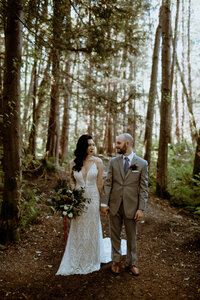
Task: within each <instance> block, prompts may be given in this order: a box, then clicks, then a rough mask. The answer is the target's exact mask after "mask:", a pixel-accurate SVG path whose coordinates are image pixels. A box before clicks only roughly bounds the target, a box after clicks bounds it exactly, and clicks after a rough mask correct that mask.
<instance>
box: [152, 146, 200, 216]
mask: <svg viewBox="0 0 200 300" xmlns="http://www.w3.org/2000/svg"><path fill="white" fill-rule="evenodd" d="M155 145H156V144H155ZM152 148H153V151H152V158H151V168H150V176H149V185H150V186H151V188H153V189H154V190H155V187H156V172H157V170H156V164H157V152H156V151H155V150H156V147H152ZM193 161H194V149H193V148H192V146H191V145H188V144H187V143H186V142H183V143H180V144H176V145H170V146H169V155H168V187H167V190H168V192H169V194H170V201H171V202H172V203H173V204H174V205H177V206H181V207H184V209H185V210H186V211H188V212H189V213H190V214H193V215H194V217H195V218H198V219H200V213H199V207H200V176H199V177H198V176H197V177H196V178H195V179H194V178H192V172H193Z"/></svg>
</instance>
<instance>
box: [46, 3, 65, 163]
mask: <svg viewBox="0 0 200 300" xmlns="http://www.w3.org/2000/svg"><path fill="white" fill-rule="evenodd" d="M62 4H63V0H54V1H53V47H52V78H51V104H50V115H49V125H48V138H47V145H46V152H47V153H48V157H52V158H53V159H54V162H55V164H56V166H59V145H60V124H59V82H60V80H59V76H60V44H61V36H62V26H63V11H62V8H63V7H64V6H62Z"/></svg>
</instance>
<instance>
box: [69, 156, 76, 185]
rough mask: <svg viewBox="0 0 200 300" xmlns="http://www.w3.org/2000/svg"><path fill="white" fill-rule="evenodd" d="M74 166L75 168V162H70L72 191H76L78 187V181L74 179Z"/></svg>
mask: <svg viewBox="0 0 200 300" xmlns="http://www.w3.org/2000/svg"><path fill="white" fill-rule="evenodd" d="M73 166H74V161H71V162H70V165H69V168H70V170H69V172H70V177H69V183H70V187H71V189H75V187H76V180H75V178H74V175H73Z"/></svg>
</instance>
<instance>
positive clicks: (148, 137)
mask: <svg viewBox="0 0 200 300" xmlns="http://www.w3.org/2000/svg"><path fill="white" fill-rule="evenodd" d="M162 14H163V7H162V6H161V8H160V12H159V24H158V27H157V29H156V35H155V42H154V50H153V60H152V70H151V84H150V89H149V103H148V109H147V118H146V128H145V138H144V144H145V154H144V159H146V160H147V161H148V163H149V166H150V164H151V149H152V131H153V117H154V106H155V99H156V93H157V77H158V61H159V52H160V40H161V33H162Z"/></svg>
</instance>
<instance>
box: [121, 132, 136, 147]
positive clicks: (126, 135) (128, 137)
mask: <svg viewBox="0 0 200 300" xmlns="http://www.w3.org/2000/svg"><path fill="white" fill-rule="evenodd" d="M122 135H123V136H124V141H125V142H127V141H129V142H130V144H131V146H133V142H134V139H133V137H132V135H130V134H129V133H123V134H122Z"/></svg>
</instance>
